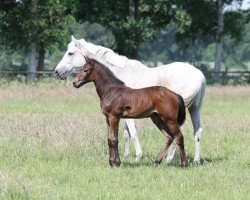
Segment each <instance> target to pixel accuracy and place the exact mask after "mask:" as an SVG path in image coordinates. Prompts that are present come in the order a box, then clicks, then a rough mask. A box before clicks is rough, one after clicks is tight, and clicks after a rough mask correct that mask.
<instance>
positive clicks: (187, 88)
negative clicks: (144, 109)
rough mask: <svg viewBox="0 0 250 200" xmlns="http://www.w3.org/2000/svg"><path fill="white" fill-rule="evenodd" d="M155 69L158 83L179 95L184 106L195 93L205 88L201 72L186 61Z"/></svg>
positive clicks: (204, 80) (190, 101) (190, 100)
mask: <svg viewBox="0 0 250 200" xmlns="http://www.w3.org/2000/svg"><path fill="white" fill-rule="evenodd" d="M156 70H157V71H158V77H159V82H160V85H162V86H164V87H166V88H168V89H170V90H172V91H174V92H176V93H177V94H179V95H181V96H182V97H183V99H184V102H185V105H186V106H189V105H190V104H192V102H193V101H194V98H195V97H196V95H197V94H198V93H199V92H202V90H204V89H205V88H204V85H206V79H205V77H204V75H203V73H202V72H201V71H200V70H199V69H197V68H195V67H194V66H192V65H190V64H188V63H182V62H175V63H171V64H168V65H163V66H160V67H157V68H156ZM203 92H204V91H203Z"/></svg>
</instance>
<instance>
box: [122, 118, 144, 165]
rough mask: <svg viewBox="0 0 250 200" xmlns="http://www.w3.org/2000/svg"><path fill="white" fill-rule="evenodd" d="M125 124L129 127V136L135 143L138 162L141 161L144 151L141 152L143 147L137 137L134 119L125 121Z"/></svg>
mask: <svg viewBox="0 0 250 200" xmlns="http://www.w3.org/2000/svg"><path fill="white" fill-rule="evenodd" d="M125 123H126V126H127V128H128V129H127V130H129V134H130V136H131V139H132V140H133V142H134V146H135V156H136V158H135V159H136V161H137V160H139V159H140V158H141V157H142V150H141V146H140V143H139V139H138V136H137V132H136V128H135V121H134V120H133V119H125Z"/></svg>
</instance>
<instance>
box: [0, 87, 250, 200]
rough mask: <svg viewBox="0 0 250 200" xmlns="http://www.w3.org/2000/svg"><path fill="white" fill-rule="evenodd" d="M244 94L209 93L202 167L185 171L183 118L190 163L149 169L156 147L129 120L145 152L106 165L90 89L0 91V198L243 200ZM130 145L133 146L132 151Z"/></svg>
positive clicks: (247, 133)
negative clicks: (115, 164)
mask: <svg viewBox="0 0 250 200" xmlns="http://www.w3.org/2000/svg"><path fill="white" fill-rule="evenodd" d="M249 108H250V87H247V86H245V87H221V88H220V87H219V88H217V87H209V88H208V89H207V93H206V98H205V101H204V106H203V111H202V119H203V129H204V134H203V138H202V163H201V165H200V166H196V165H193V164H192V160H193V156H194V142H193V140H194V139H193V135H192V126H191V121H190V118H189V116H188V117H187V121H186V123H185V124H184V126H183V127H182V132H183V134H184V137H185V144H186V151H187V155H188V159H189V167H188V168H187V169H182V168H180V161H179V156H178V155H176V158H175V160H174V162H173V164H172V165H170V166H166V165H165V164H164V163H162V164H161V165H160V166H158V167H156V166H154V164H153V160H154V157H155V155H156V154H157V153H158V151H159V150H160V148H161V146H162V144H163V137H162V135H161V133H160V132H159V131H158V130H157V129H156V128H155V127H154V126H153V124H152V123H151V122H150V120H149V119H143V120H136V124H137V128H138V132H139V138H140V142H141V146H142V149H143V153H144V158H143V159H142V160H141V161H140V162H136V161H135V160H134V156H133V154H134V149H132V155H131V158H129V159H128V160H125V159H124V158H123V152H124V140H123V134H122V133H123V123H121V124H120V143H119V150H120V154H121V161H122V165H121V167H120V168H110V167H109V166H108V145H107V128H106V122H105V119H104V117H103V116H102V114H101V112H100V109H99V99H98V97H97V96H96V94H95V91H94V89H93V88H92V87H91V86H90V87H82V88H81V89H79V90H77V89H74V88H73V87H71V86H67V85H62V86H60V84H58V85H55V86H53V85H52V86H46V85H45V86H25V85H21V86H18V85H14V86H8V87H2V88H0V199H70V200H72V199H250V189H249V188H250V147H249V144H250V109H249ZM131 145H132V144H131Z"/></svg>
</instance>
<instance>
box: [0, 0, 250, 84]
mask: <svg viewBox="0 0 250 200" xmlns="http://www.w3.org/2000/svg"><path fill="white" fill-rule="evenodd" d="M233 2H234V5H238V7H239V6H240V5H241V3H242V0H236V1H235V0H187V1H182V0H74V1H72V0H1V3H0V37H1V38H0V44H1V46H0V51H1V52H18V53H22V54H23V55H26V57H27V60H28V70H29V71H30V72H33V71H36V70H43V69H44V65H45V64H44V61H45V57H46V53H48V52H54V51H57V50H58V49H61V48H63V49H64V50H65V44H67V43H68V42H69V41H68V39H69V35H70V34H72V33H76V34H77V33H81V32H84V33H87V32H88V31H89V30H90V29H88V27H86V24H87V25H89V26H90V25H91V27H93V24H98V25H101V26H102V27H104V28H103V29H102V31H104V33H103V32H102V31H100V28H99V27H98V26H96V27H95V28H96V30H97V31H92V35H90V34H88V33H87V35H88V37H89V38H90V40H91V41H98V39H99V40H100V38H105V43H104V45H105V46H108V47H110V48H112V49H113V50H114V51H116V52H118V53H119V54H122V55H126V56H128V57H129V58H135V59H143V60H145V61H149V60H147V58H151V59H152V60H151V61H152V62H157V61H162V62H170V61H172V60H173V61H178V60H180V61H181V60H182V61H191V62H192V61H193V62H195V61H199V60H200V59H201V57H202V58H204V56H205V57H206V56H207V57H208V56H210V58H209V59H210V60H211V57H212V59H213V61H214V63H215V64H214V67H213V68H214V71H215V72H219V71H220V70H221V66H222V62H225V61H226V60H232V59H229V58H227V59H225V58H223V55H232V56H235V55H236V54H237V53H238V54H239V52H238V51H237V50H235V49H234V48H233V47H235V46H236V44H237V42H238V43H240V42H241V44H242V45H241V49H240V50H239V51H240V53H241V55H240V57H241V60H246V61H249V59H250V58H249V56H247V55H249V52H250V50H249V42H250V41H248V40H249V39H247V37H246V35H248V36H249V30H248V31H247V30H246V29H249V20H250V12H249V10H240V9H237V6H236V7H235V6H234V7H230V5H232V3H233ZM76 23H78V24H85V28H86V29H85V30H84V31H83V30H78V27H77V25H75V24H76ZM97 33H99V34H100V33H102V35H99V36H98V34H97ZM107 36H108V37H107ZM248 38H249V37H248ZM242 41H244V43H243V42H242ZM99 42H100V41H99ZM102 42H103V41H102ZM245 43H247V44H248V45H247V46H246V44H245ZM230 45H231V47H230ZM242 46H244V47H245V49H244V48H243V47H242ZM242 48H243V50H242ZM201 49H202V51H201ZM204 50H205V51H207V52H206V53H205V55H204ZM227 51H228V52H227ZM234 51H235V53H234ZM224 52H226V53H224ZM202 53H203V55H202ZM209 54H210V55H209ZM7 55H8V53H7ZM232 56H231V57H232ZM228 57H230V56H228ZM0 59H1V56H0ZM156 59H158V60H156ZM238 59H239V58H238ZM241 60H240V61H241ZM240 61H239V60H238V62H240ZM234 62H237V56H236V59H234ZM218 79H219V77H217V76H215V77H214V81H215V82H216V81H218Z"/></svg>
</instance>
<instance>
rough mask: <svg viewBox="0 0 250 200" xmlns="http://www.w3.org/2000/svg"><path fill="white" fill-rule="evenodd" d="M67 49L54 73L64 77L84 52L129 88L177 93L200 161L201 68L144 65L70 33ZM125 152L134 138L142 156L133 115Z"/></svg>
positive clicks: (171, 154) (127, 124)
mask: <svg viewBox="0 0 250 200" xmlns="http://www.w3.org/2000/svg"><path fill="white" fill-rule="evenodd" d="M71 39H72V41H71V42H70V43H69V44H68V49H67V51H66V53H65V55H64V56H63V58H62V60H61V61H60V62H59V63H58V65H57V66H56V68H55V73H56V74H57V75H58V76H59V77H60V78H61V79H66V78H67V77H68V75H69V74H70V73H71V72H73V71H74V70H75V69H77V68H82V66H83V65H84V64H85V62H86V61H85V58H84V56H87V57H89V58H93V59H96V60H98V61H99V62H100V63H102V64H104V65H106V66H107V67H108V68H109V69H110V70H111V71H113V73H114V74H115V75H116V76H117V77H118V78H119V79H121V80H122V81H123V82H124V83H125V84H126V85H127V86H129V87H131V88H143V87H148V86H155V85H160V86H164V87H166V88H168V89H170V90H172V91H174V92H176V93H178V94H180V95H181V96H182V97H183V99H184V101H185V105H186V107H187V108H188V110H189V113H190V116H191V119H192V123H193V128H194V139H195V157H194V162H195V163H198V164H199V163H200V154H201V153H200V150H201V136H202V128H201V120H200V110H201V106H202V101H203V96H204V93H205V88H206V79H205V77H204V75H203V74H202V72H201V71H200V70H198V69H197V68H195V67H194V66H192V65H190V64H187V63H182V62H175V63H171V64H167V65H163V66H160V67H155V68H148V67H146V66H145V65H143V64H142V63H141V62H139V61H137V60H131V59H128V58H127V57H125V56H121V55H118V54H116V53H114V52H113V51H112V50H111V49H108V48H105V47H102V46H99V45H94V44H92V43H89V42H86V41H85V40H84V39H81V40H76V39H75V38H74V37H73V36H72V38H71ZM124 134H125V153H124V155H125V156H126V157H127V156H129V154H130V138H132V140H133V141H134V145H135V151H136V160H138V159H140V157H141V156H142V150H141V147H140V144H139V139H138V136H137V132H136V128H135V123H134V120H133V119H125V131H124ZM175 149H176V145H175V144H173V145H172V146H171V147H170V150H169V153H168V156H167V159H166V162H167V163H170V162H171V161H172V160H173V158H174V154H175Z"/></svg>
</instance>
